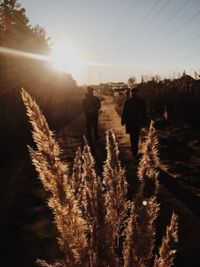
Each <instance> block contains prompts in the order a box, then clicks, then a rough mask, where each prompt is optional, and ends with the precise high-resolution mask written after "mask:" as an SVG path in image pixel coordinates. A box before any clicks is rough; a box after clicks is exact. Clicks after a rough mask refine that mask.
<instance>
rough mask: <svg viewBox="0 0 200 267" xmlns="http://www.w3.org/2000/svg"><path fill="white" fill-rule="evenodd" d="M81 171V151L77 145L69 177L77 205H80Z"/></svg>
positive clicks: (81, 193) (81, 189)
mask: <svg viewBox="0 0 200 267" xmlns="http://www.w3.org/2000/svg"><path fill="white" fill-rule="evenodd" d="M82 173H83V160H82V151H81V148H80V147H79V148H78V149H77V151H76V156H75V158H74V164H73V173H72V179H71V187H72V190H73V193H74V195H75V199H76V200H77V201H78V204H79V206H81V205H82V198H83V188H84V181H83V174H82Z"/></svg>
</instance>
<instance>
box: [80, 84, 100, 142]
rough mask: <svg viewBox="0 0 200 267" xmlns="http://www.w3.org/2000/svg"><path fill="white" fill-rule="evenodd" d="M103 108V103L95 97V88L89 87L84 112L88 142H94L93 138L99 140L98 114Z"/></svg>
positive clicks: (84, 101)
mask: <svg viewBox="0 0 200 267" xmlns="http://www.w3.org/2000/svg"><path fill="white" fill-rule="evenodd" d="M100 108H101V102H100V100H99V98H98V97H96V96H94V88H92V87H90V86H88V87H87V94H86V95H85V98H84V99H83V110H84V113H85V118H86V131H87V138H88V141H92V137H93V136H94V138H95V139H98V138H99V135H98V113H99V109H100Z"/></svg>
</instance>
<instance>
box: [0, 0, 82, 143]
mask: <svg viewBox="0 0 200 267" xmlns="http://www.w3.org/2000/svg"><path fill="white" fill-rule="evenodd" d="M1 48H9V49H12V50H17V51H18V52H19V51H20V52H26V53H33V54H39V55H48V53H49V51H50V49H49V38H47V35H46V32H45V31H44V29H42V28H41V27H39V26H38V25H37V26H34V27H33V26H31V25H30V24H29V20H28V18H27V16H26V11H25V9H24V8H22V7H21V5H20V4H19V3H18V2H17V0H0V143H1V147H2V146H3V145H6V146H8V145H13V144H16V142H17V143H19V142H21V143H25V142H26V138H29V136H30V134H29V126H28V125H27V123H26V119H25V110H24V107H23V105H22V101H21V97H20V90H21V88H22V87H24V88H26V90H27V91H28V92H30V93H31V95H33V97H34V98H35V99H36V100H37V102H38V103H39V104H40V106H41V109H42V110H43V112H44V114H45V116H46V117H47V118H48V120H49V121H50V125H51V126H52V127H54V128H57V127H59V126H61V125H63V123H65V124H66V123H67V122H69V121H70V120H71V119H72V117H73V116H75V115H76V114H77V112H79V111H80V104H81V101H80V92H79V90H78V89H77V85H76V82H75V81H74V80H73V78H72V77H71V75H67V74H64V73H58V72H56V71H55V70H53V69H52V68H51V66H50V64H49V63H48V61H43V60H36V59H32V58H29V57H22V56H19V55H14V54H13V53H12V54H9V53H4V52H3V51H2V49H1Z"/></svg>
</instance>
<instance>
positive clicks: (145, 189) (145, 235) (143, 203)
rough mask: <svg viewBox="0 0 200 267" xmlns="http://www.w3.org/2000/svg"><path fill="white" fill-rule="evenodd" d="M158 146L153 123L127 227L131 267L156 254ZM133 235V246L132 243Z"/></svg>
mask: <svg viewBox="0 0 200 267" xmlns="http://www.w3.org/2000/svg"><path fill="white" fill-rule="evenodd" d="M157 145H158V141H157V137H156V133H155V129H154V127H153V122H151V125H150V129H149V133H148V136H147V139H146V142H145V144H144V146H143V149H144V154H143V156H142V159H141V162H140V164H139V169H138V177H139V180H140V186H139V191H138V193H137V194H136V196H135V200H134V205H133V208H132V213H131V216H130V219H129V221H128V226H127V228H126V230H125V236H126V239H125V242H124V249H123V255H124V262H125V264H126V266H127V267H128V266H130V265H129V262H132V263H134V266H138V267H139V266H146V265H147V264H148V262H149V261H150V260H151V259H152V257H153V249H154V246H155V232H156V229H155V220H156V218H157V216H158V211H159V205H158V203H157V199H156V195H155V194H156V193H157V190H158V181H157V167H158V164H159V158H158V151H157ZM131 224H132V225H131ZM130 229H131V230H132V233H131V231H130ZM131 235H132V241H131V242H132V244H133V245H132V247H130V246H129V244H130V242H129V239H130V236H131ZM129 255H131V257H132V259H129V258H128V256H129Z"/></svg>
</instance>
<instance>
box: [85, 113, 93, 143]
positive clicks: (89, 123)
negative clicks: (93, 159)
mask: <svg viewBox="0 0 200 267" xmlns="http://www.w3.org/2000/svg"><path fill="white" fill-rule="evenodd" d="M86 131H87V139H88V141H91V140H92V120H91V118H88V117H86Z"/></svg>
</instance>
